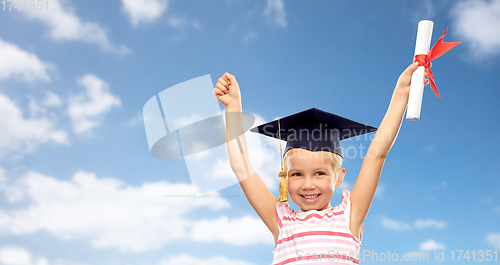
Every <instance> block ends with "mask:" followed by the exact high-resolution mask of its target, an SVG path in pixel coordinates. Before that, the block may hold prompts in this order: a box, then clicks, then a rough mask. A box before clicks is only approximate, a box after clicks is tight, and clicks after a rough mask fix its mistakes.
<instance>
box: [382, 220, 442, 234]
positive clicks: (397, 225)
mask: <svg viewBox="0 0 500 265" xmlns="http://www.w3.org/2000/svg"><path fill="white" fill-rule="evenodd" d="M381 223H382V226H384V227H386V228H389V229H392V230H397V231H402V230H410V229H417V228H431V227H433V228H438V229H441V228H444V227H446V226H447V223H446V222H445V221H436V220H434V219H418V220H416V221H415V222H414V223H405V222H401V221H398V220H394V219H389V218H386V217H382V222H381Z"/></svg>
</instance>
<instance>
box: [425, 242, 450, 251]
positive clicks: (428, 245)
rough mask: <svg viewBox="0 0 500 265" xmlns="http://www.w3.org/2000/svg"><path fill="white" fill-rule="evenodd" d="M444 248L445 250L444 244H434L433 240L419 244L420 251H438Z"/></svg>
mask: <svg viewBox="0 0 500 265" xmlns="http://www.w3.org/2000/svg"><path fill="white" fill-rule="evenodd" d="M444 248H445V245H444V244H439V243H436V242H435V241H434V240H428V241H425V242H423V243H422V244H420V250H421V251H429V250H438V249H444Z"/></svg>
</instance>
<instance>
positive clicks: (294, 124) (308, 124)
mask: <svg viewBox="0 0 500 265" xmlns="http://www.w3.org/2000/svg"><path fill="white" fill-rule="evenodd" d="M279 123H280V124H279V125H280V128H281V131H280V133H281V140H284V141H286V149H285V152H284V153H283V156H284V155H285V154H286V152H287V151H288V150H290V149H292V148H303V149H307V150H309V151H313V152H314V151H329V152H333V153H335V154H338V155H340V156H341V157H343V156H342V148H341V147H340V143H339V141H341V140H345V139H348V138H350V137H354V136H359V135H363V134H365V133H370V132H374V131H376V130H377V128H375V127H372V126H368V125H366V124H362V123H359V122H355V121H352V120H349V119H346V118H344V117H341V116H338V115H335V114H332V113H329V112H326V111H322V110H319V109H317V108H311V109H308V110H305V111H302V112H299V113H295V114H292V115H290V116H287V117H284V118H280V119H279ZM250 131H252V132H256V133H261V134H263V135H267V136H271V137H274V138H276V139H280V138H279V137H280V135H278V120H275V121H272V122H268V123H265V124H262V125H259V126H257V127H254V128H252V129H250Z"/></svg>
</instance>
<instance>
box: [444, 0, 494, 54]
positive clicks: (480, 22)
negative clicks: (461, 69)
mask: <svg viewBox="0 0 500 265" xmlns="http://www.w3.org/2000/svg"><path fill="white" fill-rule="evenodd" d="M450 14H451V16H452V18H453V23H454V28H455V29H454V30H453V32H455V34H456V35H458V36H459V37H460V40H461V41H462V43H463V44H465V45H467V46H468V47H469V50H470V54H471V55H472V57H473V58H476V59H485V58H487V57H488V56H491V55H498V54H499V53H500V27H499V26H498V25H500V0H491V1H485V0H465V1H460V2H458V3H457V4H456V5H455V6H454V7H453V8H452V10H451V13H450Z"/></svg>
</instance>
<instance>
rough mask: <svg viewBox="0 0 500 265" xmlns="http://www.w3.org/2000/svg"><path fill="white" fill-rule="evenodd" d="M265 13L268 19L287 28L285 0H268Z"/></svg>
mask: <svg viewBox="0 0 500 265" xmlns="http://www.w3.org/2000/svg"><path fill="white" fill-rule="evenodd" d="M264 14H265V15H266V16H267V17H268V19H269V20H270V21H271V22H272V23H274V24H276V25H278V26H280V27H284V28H286V26H287V23H286V19H285V17H286V12H285V3H284V2H283V0H267V5H266V8H265V9H264Z"/></svg>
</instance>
